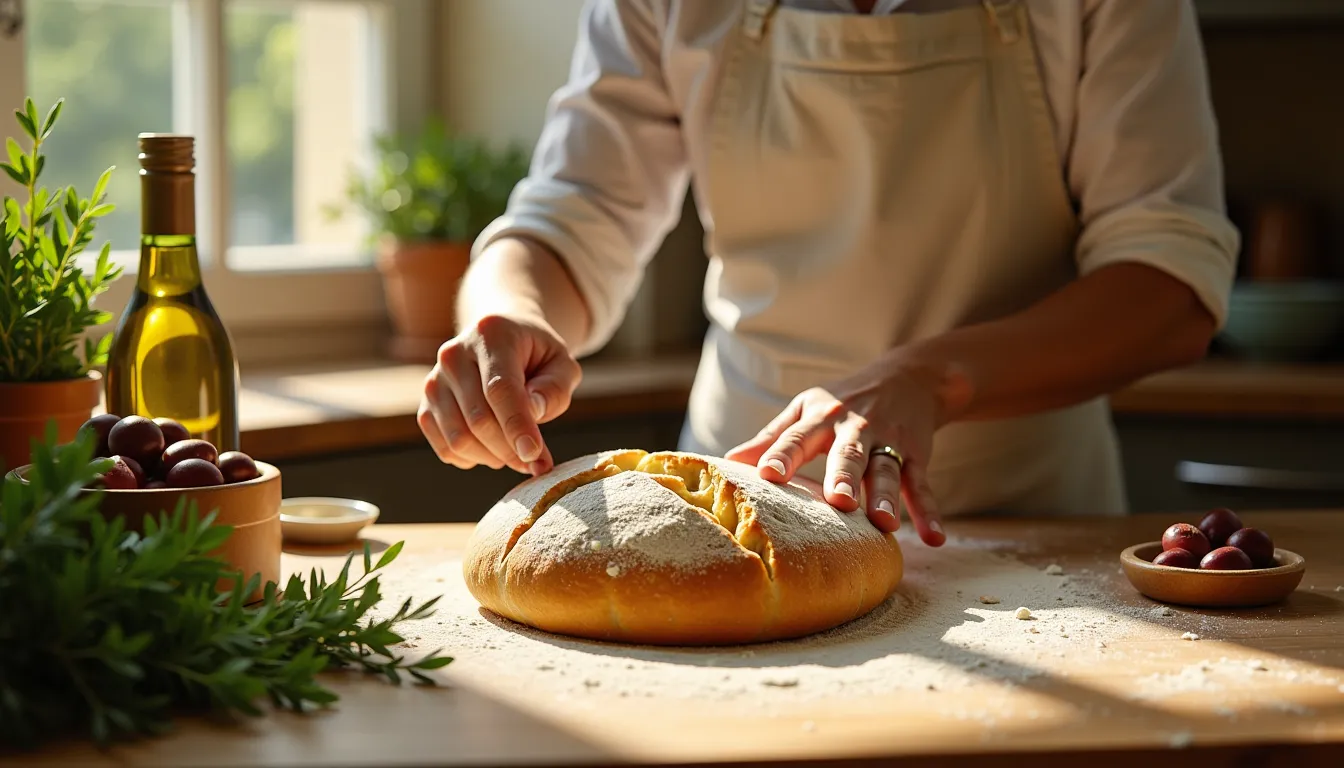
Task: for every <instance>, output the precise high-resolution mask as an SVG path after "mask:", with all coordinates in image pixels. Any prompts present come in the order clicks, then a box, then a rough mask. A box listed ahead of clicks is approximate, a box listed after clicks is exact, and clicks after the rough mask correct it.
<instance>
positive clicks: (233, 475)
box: [219, 451, 261, 483]
mask: <svg viewBox="0 0 1344 768" xmlns="http://www.w3.org/2000/svg"><path fill="white" fill-rule="evenodd" d="M219 471H220V472H222V473H224V482H226V483H242V482H246V481H248V480H255V479H257V478H258V477H261V470H259V469H257V463H256V462H255V461H253V460H252V457H251V456H248V455H247V454H246V453H243V452H242V451H228V452H227V453H221V454H220V455H219Z"/></svg>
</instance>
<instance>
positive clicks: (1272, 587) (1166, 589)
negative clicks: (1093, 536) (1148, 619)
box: [1120, 541, 1307, 608]
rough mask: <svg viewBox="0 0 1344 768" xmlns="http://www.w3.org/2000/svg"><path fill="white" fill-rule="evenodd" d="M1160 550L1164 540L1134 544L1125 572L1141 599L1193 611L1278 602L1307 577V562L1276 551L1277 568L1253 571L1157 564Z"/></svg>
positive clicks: (1123, 558) (1123, 559)
mask: <svg viewBox="0 0 1344 768" xmlns="http://www.w3.org/2000/svg"><path fill="white" fill-rule="evenodd" d="M1161 551H1162V542H1160V541H1149V542H1145V543H1143V544H1135V545H1134V546H1132V547H1130V548H1129V549H1126V550H1125V551H1124V552H1121V553H1120V567H1121V568H1123V569H1124V571H1125V576H1127V577H1128V578H1129V583H1130V584H1133V585H1134V588H1135V589H1137V590H1139V592H1141V593H1142V594H1144V595H1147V596H1148V597H1151V598H1152V599H1154V600H1158V601H1161V602H1164V603H1173V604H1175V605H1186V606H1191V607H1194V608H1250V607H1254V606H1258V605H1269V604H1270V603H1277V602H1278V601H1280V600H1282V599H1284V598H1285V597H1287V596H1288V595H1290V594H1292V592H1293V590H1295V589H1297V585H1298V584H1301V583H1302V576H1303V575H1305V574H1306V572H1307V561H1306V560H1305V559H1303V557H1302V556H1301V555H1299V554H1297V553H1295V552H1289V551H1288V550H1286V549H1275V550H1274V562H1275V563H1277V565H1275V566H1274V567H1272V568H1256V569H1252V570H1249V571H1203V570H1197V569H1194V568H1173V567H1171V566H1169V565H1153V558H1154V557H1157V555H1158V553H1160V552H1161Z"/></svg>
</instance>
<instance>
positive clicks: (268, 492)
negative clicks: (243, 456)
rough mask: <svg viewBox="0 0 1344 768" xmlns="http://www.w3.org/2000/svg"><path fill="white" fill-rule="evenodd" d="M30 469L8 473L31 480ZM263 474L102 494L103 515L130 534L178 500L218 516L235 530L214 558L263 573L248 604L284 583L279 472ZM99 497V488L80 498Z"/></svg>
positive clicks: (262, 466) (248, 573)
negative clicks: (237, 479)
mask: <svg viewBox="0 0 1344 768" xmlns="http://www.w3.org/2000/svg"><path fill="white" fill-rule="evenodd" d="M28 469H29V467H28V466H23V467H19V468H18V469H15V470H13V471H12V472H10V473H9V474H10V476H11V477H16V478H18V479H19V480H20V481H22V482H27V481H28V480H27V474H28ZM257 469H258V470H259V471H260V472H261V476H260V477H258V478H256V479H254V480H246V481H243V482H241V483H230V484H228V485H215V486H210V487H208V488H152V489H136V490H133V491H124V490H103V491H101V493H102V501H101V502H100V503H99V507H98V509H99V511H100V512H102V514H103V517H105V518H107V519H109V520H111V519H113V518H116V517H122V518H123V519H124V521H125V525H126V528H127V530H132V531H141V530H143V527H144V520H145V517H146V516H147V515H154V516H158V514H159V513H160V512H168V513H170V514H171V513H172V511H173V510H174V509H176V508H177V504H178V501H179V500H181V499H186V500H187V501H188V502H192V501H194V502H196V509H197V511H198V512H199V513H200V514H202V515H205V514H208V513H210V512H212V511H214V512H216V514H215V524H216V525H229V526H233V534H232V535H231V536H229V538H228V540H227V541H225V542H224V544H223V545H222V546H220V548H219V549H217V550H215V552H214V553H213V554H215V555H217V556H219V557H221V558H223V559H224V561H225V562H227V563H229V564H230V565H232V566H233V567H234V568H236V569H238V570H239V571H242V572H243V575H244V578H251V577H252V575H253V574H260V576H261V583H260V585H259V587H258V589H257V591H256V592H253V593H252V594H251V595H249V596H248V598H247V599H248V601H249V602H251V601H253V600H257V599H260V597H261V591H262V589H264V588H265V586H266V582H268V581H274V582H276V583H280V549H281V535H280V470H279V469H276V468H275V467H274V466H272V465H270V464H267V463H265V462H261V461H258V462H257ZM92 493H99V491H95V490H91V489H90V490H85V491H81V494H92ZM219 586H220V589H221V590H226V589H232V588H233V583H232V581H221V582H220V585H219Z"/></svg>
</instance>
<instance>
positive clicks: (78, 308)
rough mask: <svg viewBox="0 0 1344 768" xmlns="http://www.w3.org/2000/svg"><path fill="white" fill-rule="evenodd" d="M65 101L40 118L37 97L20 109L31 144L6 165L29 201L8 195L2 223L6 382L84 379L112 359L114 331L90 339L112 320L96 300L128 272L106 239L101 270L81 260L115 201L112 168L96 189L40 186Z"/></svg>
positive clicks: (2, 370) (1, 354) (11, 145)
mask: <svg viewBox="0 0 1344 768" xmlns="http://www.w3.org/2000/svg"><path fill="white" fill-rule="evenodd" d="M63 103H64V102H63V101H57V102H56V104H55V106H53V107H52V108H51V110H50V111H48V112H47V115H46V117H45V118H43V119H42V120H40V121H39V119H38V113H37V108H36V106H35V105H34V104H33V100H32V99H27V100H26V101H25V103H24V107H23V109H21V110H18V111H16V112H15V113H14V114H15V115H16V116H17V117H18V121H19V127H20V128H22V129H23V132H24V134H25V135H26V136H27V138H28V142H29V148H28V149H27V150H24V149H23V147H21V146H20V145H19V142H17V141H15V140H14V139H13V138H9V139H7V140H6V142H5V149H6V152H7V154H8V156H9V162H7V163H0V171H4V172H5V174H7V175H8V176H9V177H10V178H11V179H13V180H14V181H15V183H17V184H19V185H20V186H22V187H23V188H24V191H25V192H26V199H25V201H24V202H19V201H18V200H15V199H14V198H12V197H8V196H6V197H5V199H4V219H3V224H0V382H17V381H59V380H65V379H77V378H79V377H81V376H84V375H86V374H87V373H88V371H89V368H90V367H92V366H96V365H101V364H102V363H104V362H106V360H107V351H108V348H109V347H110V346H111V342H112V339H111V336H110V335H104V336H103V337H102V338H100V339H98V340H94V339H91V338H84V348H83V355H82V356H81V355H80V351H79V341H80V339H81V338H82V337H84V332H85V331H86V330H88V329H89V328H92V327H94V326H97V325H102V324H103V323H106V322H107V321H108V320H111V319H112V315H111V314H110V313H108V312H104V311H102V310H98V309H95V308H94V307H93V302H94V297H96V296H97V295H98V294H100V293H102V292H103V291H105V290H107V287H108V285H109V284H110V283H111V282H112V281H113V280H115V279H117V277H118V276H119V275H120V274H121V269H120V267H117V266H114V265H113V264H112V263H111V261H110V259H109V254H110V252H111V244H110V243H104V244H103V247H102V250H101V252H100V253H99V254H98V260H97V263H96V264H95V265H94V268H93V274H91V275H89V274H85V272H84V270H83V269H82V268H80V266H79V265H78V264H77V262H76V257H77V256H79V254H80V253H81V252H83V251H84V249H85V248H86V247H87V246H88V244H89V243H90V242H92V240H93V231H94V226H95V224H96V223H97V220H98V219H99V218H101V217H103V216H106V215H107V214H109V213H111V212H112V211H113V209H114V206H113V205H111V204H110V203H107V202H104V201H105V199H106V196H107V183H108V180H109V179H111V177H112V169H111V168H108V169H107V170H106V171H104V172H103V175H102V176H99V177H98V181H97V183H95V184H94V187H93V194H92V196H90V197H88V198H83V197H80V195H79V193H78V192H77V191H76V190H75V188H74V187H73V186H70V187H64V188H57V189H55V190H48V189H47V188H45V187H43V186H40V185H39V183H38V182H39V180H40V179H41V177H42V171H43V169H44V168H45V166H46V164H47V158H46V156H45V155H43V154H42V144H43V142H45V141H46V140H47V138H48V137H49V136H51V132H52V129H53V128H54V127H55V126H56V120H57V118H59V117H60V114H61V106H62V104H63Z"/></svg>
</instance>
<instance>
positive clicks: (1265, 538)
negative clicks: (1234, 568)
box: [1227, 528, 1274, 568]
mask: <svg viewBox="0 0 1344 768" xmlns="http://www.w3.org/2000/svg"><path fill="white" fill-rule="evenodd" d="M1227 546H1229V547H1236V548H1237V549H1240V550H1241V551H1242V552H1245V553H1246V556H1247V557H1249V558H1251V565H1254V566H1255V567H1256V568H1272V567H1273V566H1274V541H1273V540H1272V539H1270V538H1269V534H1268V533H1265V532H1264V531H1262V530H1260V529H1259V528H1242V529H1241V530H1239V531H1237V532H1236V533H1233V534H1232V535H1231V536H1228V537H1227Z"/></svg>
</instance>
